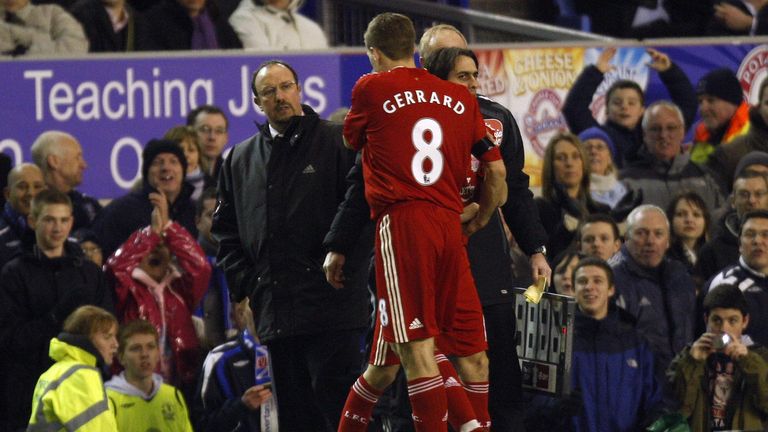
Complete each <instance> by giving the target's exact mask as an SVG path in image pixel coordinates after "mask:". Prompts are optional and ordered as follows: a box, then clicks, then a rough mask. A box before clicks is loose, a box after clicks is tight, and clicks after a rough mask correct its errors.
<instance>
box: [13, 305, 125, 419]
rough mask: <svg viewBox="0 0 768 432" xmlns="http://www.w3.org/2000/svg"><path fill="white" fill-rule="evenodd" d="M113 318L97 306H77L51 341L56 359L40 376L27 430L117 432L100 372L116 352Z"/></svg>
mask: <svg viewBox="0 0 768 432" xmlns="http://www.w3.org/2000/svg"><path fill="white" fill-rule="evenodd" d="M115 333H117V320H116V319H115V317H114V315H112V314H111V313H109V312H107V311H106V310H104V309H101V308H98V307H96V306H82V307H79V308H77V309H76V310H75V311H74V312H73V313H72V314H71V315H69V316H68V317H67V319H66V321H64V328H63V332H62V333H59V335H58V336H57V337H55V338H52V339H51V341H50V350H49V352H50V356H51V358H52V359H53V360H55V361H56V364H54V365H53V366H51V367H50V368H49V369H48V370H47V371H45V373H43V374H42V375H40V379H39V380H37V385H36V386H35V395H34V400H33V401H32V404H33V405H34V409H33V411H32V416H31V417H30V418H29V428H28V429H27V430H30V431H33V430H61V429H65V430H72V431H74V430H77V431H80V432H102V431H116V430H117V424H116V423H115V417H114V416H113V415H112V413H111V412H110V411H109V408H108V406H107V395H106V393H105V392H104V382H103V381H102V375H103V374H104V373H105V372H106V370H107V367H108V366H109V364H110V363H111V362H112V357H113V356H114V355H115V351H117V339H115Z"/></svg>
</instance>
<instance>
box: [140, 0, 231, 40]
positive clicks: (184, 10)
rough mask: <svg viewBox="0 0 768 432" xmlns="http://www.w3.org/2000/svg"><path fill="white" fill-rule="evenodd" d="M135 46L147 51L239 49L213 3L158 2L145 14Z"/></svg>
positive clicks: (187, 0) (188, 0)
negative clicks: (143, 30)
mask: <svg viewBox="0 0 768 432" xmlns="http://www.w3.org/2000/svg"><path fill="white" fill-rule="evenodd" d="M144 21H145V23H146V26H147V30H146V32H144V33H143V34H142V35H141V36H142V39H141V41H139V42H138V46H139V48H140V49H142V50H148V51H168V50H204V49H230V48H242V44H241V43H240V41H239V40H238V39H237V35H236V34H235V32H234V31H233V30H232V27H230V26H229V23H228V22H227V20H226V17H222V16H220V15H219V13H218V8H217V7H216V3H215V2H214V1H212V0H161V1H160V2H158V3H157V4H156V5H155V6H154V7H153V8H151V9H149V10H148V11H146V12H145V13H144Z"/></svg>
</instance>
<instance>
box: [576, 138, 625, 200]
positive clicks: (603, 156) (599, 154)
mask: <svg viewBox="0 0 768 432" xmlns="http://www.w3.org/2000/svg"><path fill="white" fill-rule="evenodd" d="M579 139H580V140H581V143H582V145H583V146H584V150H585V152H586V153H587V156H588V158H589V186H590V193H591V195H592V199H593V200H595V201H596V202H599V203H602V204H605V205H607V206H608V207H611V208H613V207H615V206H616V204H618V203H619V201H621V199H622V198H624V196H625V195H626V194H627V193H628V192H629V189H627V187H626V186H625V185H624V183H623V182H621V181H620V180H619V172H618V170H617V169H616V167H615V166H614V164H613V159H614V157H615V153H616V148H615V147H614V145H613V140H611V137H610V136H608V134H607V133H605V131H603V130H602V129H600V128H599V127H591V128H589V129H585V130H583V131H582V132H581V133H580V134H579Z"/></svg>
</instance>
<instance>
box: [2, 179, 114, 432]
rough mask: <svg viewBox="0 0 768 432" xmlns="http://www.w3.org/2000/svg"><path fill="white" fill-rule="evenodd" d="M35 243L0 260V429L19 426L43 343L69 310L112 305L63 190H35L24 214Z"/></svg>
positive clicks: (42, 360)
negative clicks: (2, 422)
mask: <svg viewBox="0 0 768 432" xmlns="http://www.w3.org/2000/svg"><path fill="white" fill-rule="evenodd" d="M29 222H30V226H32V227H33V228H34V230H35V243H34V245H32V246H31V247H30V248H29V249H27V250H26V251H24V253H23V254H22V255H21V256H18V257H16V258H14V259H13V260H12V261H10V262H9V263H8V264H6V265H5V267H3V269H2V273H1V274H0V345H2V346H3V347H4V349H5V353H6V354H5V356H6V357H7V358H6V364H7V367H6V368H5V369H4V370H3V373H4V374H5V379H4V380H0V382H2V381H4V386H3V388H2V393H0V405H2V406H4V407H5V409H6V412H7V417H6V420H7V422H8V423H7V425H6V426H7V427H6V429H4V430H11V431H16V430H19V429H25V428H26V425H27V422H28V421H29V416H30V413H31V409H32V406H31V405H32V392H33V390H34V388H35V382H36V381H37V378H38V377H39V376H40V374H42V373H43V372H45V370H46V369H47V368H48V367H50V365H51V364H53V362H52V361H51V359H50V358H49V357H48V344H49V342H50V340H51V338H53V337H55V336H56V335H57V334H58V333H59V332H60V331H61V328H62V323H63V322H64V320H65V319H66V318H67V316H69V314H70V313H71V312H72V311H74V310H75V309H77V308H78V307H80V306H82V305H87V304H92V305H96V306H99V307H102V308H105V309H107V310H112V309H113V304H112V295H111V292H110V291H109V290H108V288H107V286H106V284H105V282H104V276H103V274H102V272H101V270H100V269H99V268H98V267H97V266H96V265H95V264H93V263H92V262H90V261H88V260H87V259H85V258H84V256H83V253H82V250H81V249H80V246H79V245H78V244H77V243H74V242H69V241H67V237H68V236H69V233H70V230H71V229H72V224H73V218H72V203H71V202H70V200H69V198H68V197H67V195H65V194H63V193H61V192H58V191H55V190H51V189H48V190H45V191H42V192H40V193H39V194H37V196H36V197H35V199H34V200H33V204H32V211H31V213H30V216H29Z"/></svg>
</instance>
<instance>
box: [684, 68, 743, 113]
mask: <svg viewBox="0 0 768 432" xmlns="http://www.w3.org/2000/svg"><path fill="white" fill-rule="evenodd" d="M705 94H708V95H711V96H715V97H718V98H720V99H722V100H724V101H726V102H730V103H732V104H734V105H736V106H739V105H741V103H742V102H744V91H743V90H742V89H741V84H739V80H738V79H737V78H736V75H735V74H734V73H733V71H731V70H730V69H728V68H720V69H715V70H712V71H709V72H708V73H707V74H706V75H704V76H703V77H702V78H701V79H700V80H699V83H698V84H697V85H696V95H697V96H701V95H705Z"/></svg>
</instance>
